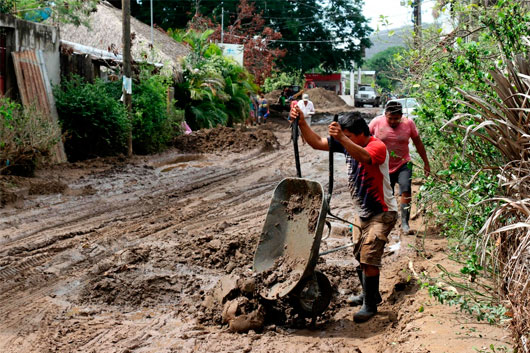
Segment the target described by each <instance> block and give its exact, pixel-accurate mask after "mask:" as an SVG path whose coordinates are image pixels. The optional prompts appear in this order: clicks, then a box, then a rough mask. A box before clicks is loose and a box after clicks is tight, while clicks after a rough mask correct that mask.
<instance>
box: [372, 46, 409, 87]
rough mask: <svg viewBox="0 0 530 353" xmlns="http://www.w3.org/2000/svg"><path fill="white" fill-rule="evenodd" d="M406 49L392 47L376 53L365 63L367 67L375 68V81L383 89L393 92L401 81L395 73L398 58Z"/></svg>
mask: <svg viewBox="0 0 530 353" xmlns="http://www.w3.org/2000/svg"><path fill="white" fill-rule="evenodd" d="M404 51H405V48H404V47H401V46H396V47H390V48H387V49H385V50H383V51H382V52H379V53H377V54H375V55H374V56H373V57H372V58H370V59H368V60H367V61H366V63H365V68H366V69H368V70H375V72H376V73H375V83H376V85H377V86H379V87H380V88H381V89H382V90H383V91H387V92H391V91H393V90H394V89H395V87H396V85H397V84H398V83H399V79H398V78H396V77H395V76H394V75H395V67H396V58H399V57H400V56H401V55H402V54H403V52H404Z"/></svg>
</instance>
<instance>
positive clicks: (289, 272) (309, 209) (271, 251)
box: [254, 178, 331, 314]
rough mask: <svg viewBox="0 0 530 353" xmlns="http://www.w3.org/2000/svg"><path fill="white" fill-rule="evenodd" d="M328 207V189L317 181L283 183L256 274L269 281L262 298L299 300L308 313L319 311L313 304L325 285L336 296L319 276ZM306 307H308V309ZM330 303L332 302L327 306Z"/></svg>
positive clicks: (259, 250)
mask: <svg viewBox="0 0 530 353" xmlns="http://www.w3.org/2000/svg"><path fill="white" fill-rule="evenodd" d="M326 205H327V204H326V202H325V199H324V192H323V189H322V186H321V185H320V183H318V182H316V181H311V180H307V179H301V178H286V179H284V180H282V181H281V182H280V184H278V186H277V187H276V189H275V191H274V194H273V197H272V200H271V203H270V206H269V211H268V213H267V218H266V220H265V224H264V226H263V232H262V233H261V237H260V241H259V243H258V246H257V248H256V252H255V255H254V271H255V272H256V273H258V274H261V278H262V280H263V283H262V289H261V290H260V295H261V296H262V297H264V298H265V299H269V300H274V299H278V298H283V297H285V296H288V295H290V296H294V297H295V298H296V299H297V300H296V302H297V303H299V304H300V306H301V307H302V309H303V310H305V311H306V312H315V309H316V308H313V307H312V305H313V302H314V299H315V298H317V297H318V295H319V294H318V292H319V290H322V288H321V287H322V285H324V286H325V287H326V288H325V291H326V292H329V297H330V296H331V286H330V284H329V281H328V280H327V278H326V277H325V276H324V275H323V274H322V273H320V272H318V271H315V266H316V263H317V260H318V255H319V248H320V241H321V238H322V231H323V228H324V224H325V221H326V213H327V206H326ZM315 292H316V293H315ZM304 295H305V298H302V297H304ZM326 295H328V294H326ZM307 298H309V299H307ZM324 301H326V300H324ZM304 303H308V305H305V307H304ZM328 304H329V300H327V303H325V307H327V305H328ZM325 307H324V308H323V309H322V310H317V311H323V310H325ZM316 314H319V313H316Z"/></svg>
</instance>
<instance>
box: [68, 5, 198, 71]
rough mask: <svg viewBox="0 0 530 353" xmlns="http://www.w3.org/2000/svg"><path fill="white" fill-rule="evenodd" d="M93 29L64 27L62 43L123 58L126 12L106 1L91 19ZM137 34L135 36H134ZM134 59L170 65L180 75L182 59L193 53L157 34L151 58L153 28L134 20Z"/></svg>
mask: <svg viewBox="0 0 530 353" xmlns="http://www.w3.org/2000/svg"><path fill="white" fill-rule="evenodd" d="M89 22H90V28H87V27H85V26H79V27H76V26H74V25H71V24H63V25H61V28H60V35H61V39H64V40H67V41H69V42H74V43H79V44H82V45H85V46H89V47H94V48H97V49H101V50H105V51H110V52H114V53H116V54H121V51H122V12H121V10H119V9H117V8H115V7H114V6H112V5H110V4H109V3H108V2H106V1H103V2H101V3H100V4H99V5H98V6H97V12H94V13H92V14H91V15H90V19H89ZM133 33H134V34H133ZM131 35H133V36H134V39H133V40H132V48H131V51H132V56H133V59H134V60H136V61H150V62H155V63H162V64H165V65H170V66H171V67H172V68H173V69H175V70H177V71H180V63H179V61H180V58H181V57H183V56H186V55H187V54H188V53H189V49H188V47H186V46H185V45H183V44H181V43H177V42H175V41H174V40H173V39H172V38H171V37H169V36H168V35H167V34H166V33H164V32H162V31H159V30H157V29H155V30H154V34H153V38H154V50H153V54H151V48H150V44H151V27H150V26H149V25H146V24H145V23H143V22H140V21H138V20H137V19H135V18H133V17H131Z"/></svg>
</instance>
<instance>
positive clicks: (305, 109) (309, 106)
mask: <svg viewBox="0 0 530 353" xmlns="http://www.w3.org/2000/svg"><path fill="white" fill-rule="evenodd" d="M296 105H297V106H298V108H300V110H301V111H302V113H304V118H305V122H306V123H307V125H309V126H311V117H312V116H313V114H315V107H314V105H313V102H311V101H310V100H309V95H308V94H307V93H304V94H303V95H302V100H300V101H298V103H297V104H296ZM301 136H302V143H303V144H304V145H305V137H304V134H301Z"/></svg>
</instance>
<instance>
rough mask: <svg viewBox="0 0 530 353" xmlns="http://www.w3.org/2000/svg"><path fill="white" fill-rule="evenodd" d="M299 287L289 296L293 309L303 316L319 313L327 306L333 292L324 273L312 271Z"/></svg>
mask: <svg viewBox="0 0 530 353" xmlns="http://www.w3.org/2000/svg"><path fill="white" fill-rule="evenodd" d="M300 287H301V289H300V290H299V291H297V293H296V294H294V295H292V296H291V305H292V306H293V309H294V310H295V311H296V313H297V314H299V315H300V316H303V317H310V318H314V317H317V316H319V315H321V314H322V313H323V312H324V311H325V310H326V309H327V307H328V306H329V303H330V302H331V296H332V292H333V290H332V288H331V283H330V282H329V280H328V278H327V277H326V275H324V274H323V273H322V272H320V271H314V272H313V275H312V276H311V277H309V278H308V279H306V280H305V281H304V282H303V283H301V285H300Z"/></svg>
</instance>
